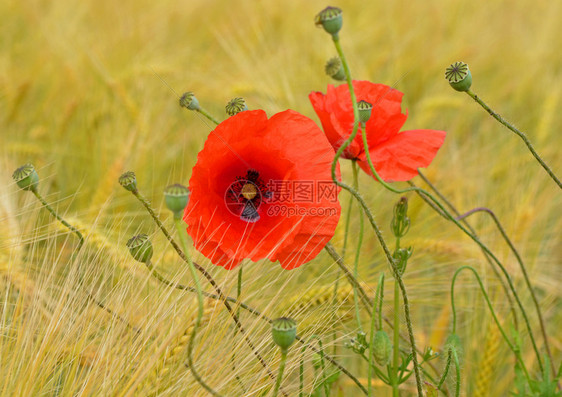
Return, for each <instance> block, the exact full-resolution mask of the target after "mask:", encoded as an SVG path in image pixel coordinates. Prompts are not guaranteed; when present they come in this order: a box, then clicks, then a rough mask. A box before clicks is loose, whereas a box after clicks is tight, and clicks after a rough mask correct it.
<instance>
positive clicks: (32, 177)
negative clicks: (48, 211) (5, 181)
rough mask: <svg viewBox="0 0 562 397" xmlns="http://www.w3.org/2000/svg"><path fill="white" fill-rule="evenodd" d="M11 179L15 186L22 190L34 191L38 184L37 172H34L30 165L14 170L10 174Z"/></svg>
mask: <svg viewBox="0 0 562 397" xmlns="http://www.w3.org/2000/svg"><path fill="white" fill-rule="evenodd" d="M12 178H14V181H15V182H16V184H17V185H18V186H19V187H20V188H21V189H23V190H32V191H35V189H37V185H38V184H39V175H37V171H35V167H33V164H31V163H27V164H25V165H22V166H21V167H19V168H18V169H17V170H15V171H14V173H13V174H12Z"/></svg>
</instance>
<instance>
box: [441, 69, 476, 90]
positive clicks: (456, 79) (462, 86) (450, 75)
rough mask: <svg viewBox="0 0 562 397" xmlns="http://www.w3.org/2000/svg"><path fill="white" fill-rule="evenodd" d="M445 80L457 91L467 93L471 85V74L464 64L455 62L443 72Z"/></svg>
mask: <svg viewBox="0 0 562 397" xmlns="http://www.w3.org/2000/svg"><path fill="white" fill-rule="evenodd" d="M445 78H446V79H447V81H448V82H449V84H450V85H451V87H453V88H454V89H455V90H457V91H468V90H469V89H470V86H471V85H472V74H471V73H470V69H468V65H467V64H466V63H464V62H455V63H453V64H452V65H451V66H449V67H448V68H447V69H446V70H445Z"/></svg>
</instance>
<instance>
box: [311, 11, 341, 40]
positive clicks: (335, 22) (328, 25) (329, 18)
mask: <svg viewBox="0 0 562 397" xmlns="http://www.w3.org/2000/svg"><path fill="white" fill-rule="evenodd" d="M314 23H315V24H316V26H320V25H321V26H322V27H323V28H324V30H325V31H326V32H328V33H330V34H331V35H336V34H337V33H338V32H339V31H340V29H341V27H342V24H343V18H342V11H341V9H340V8H337V7H326V8H324V9H323V10H322V11H320V12H319V13H318V15H316V18H315V19H314Z"/></svg>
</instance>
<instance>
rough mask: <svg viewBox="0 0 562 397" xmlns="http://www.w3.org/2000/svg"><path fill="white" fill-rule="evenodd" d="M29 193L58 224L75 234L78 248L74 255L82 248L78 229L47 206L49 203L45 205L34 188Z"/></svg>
mask: <svg viewBox="0 0 562 397" xmlns="http://www.w3.org/2000/svg"><path fill="white" fill-rule="evenodd" d="M31 191H32V192H33V194H34V195H35V197H37V200H39V201H40V202H41V204H43V207H45V209H46V210H47V211H49V212H50V213H51V215H53V216H54V217H55V218H56V219H57V220H58V221H59V222H60V223H62V224H63V225H64V226H65V227H66V228H67V229H68V230H70V231H71V232H72V233H74V234H76V236H77V237H78V247H76V250H75V251H74V252H75V254H76V253H77V252H78V251H80V249H81V248H82V246H83V245H84V236H83V235H82V233H80V231H79V230H78V229H76V228H75V227H74V226H72V225H71V224H70V223H68V222H67V221H65V220H64V219H63V218H62V217H61V216H60V215H59V214H58V213H57V212H56V211H55V210H54V209H53V207H51V206H50V205H49V203H47V201H45V199H44V198H43V196H42V195H41V194H40V193H39V191H38V190H37V188H36V187H33V188H32V189H31Z"/></svg>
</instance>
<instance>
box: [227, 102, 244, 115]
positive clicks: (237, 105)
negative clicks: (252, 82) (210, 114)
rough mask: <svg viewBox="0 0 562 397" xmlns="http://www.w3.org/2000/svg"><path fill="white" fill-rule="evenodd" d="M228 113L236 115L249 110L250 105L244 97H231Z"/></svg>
mask: <svg viewBox="0 0 562 397" xmlns="http://www.w3.org/2000/svg"><path fill="white" fill-rule="evenodd" d="M225 109H226V114H228V115H229V116H234V115H235V114H238V113H240V112H243V111H244V110H248V106H247V105H246V101H245V100H244V98H234V99H231V100H230V102H228V103H227V104H226V107H225Z"/></svg>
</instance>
